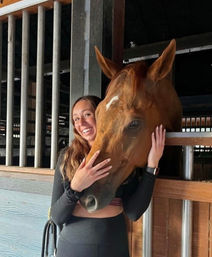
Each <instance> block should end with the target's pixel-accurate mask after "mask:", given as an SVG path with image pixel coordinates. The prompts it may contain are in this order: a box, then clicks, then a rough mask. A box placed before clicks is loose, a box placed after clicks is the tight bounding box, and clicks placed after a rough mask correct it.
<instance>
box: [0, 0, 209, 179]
mask: <svg viewBox="0 0 212 257" xmlns="http://www.w3.org/2000/svg"><path fill="white" fill-rule="evenodd" d="M107 8H108V4H107V2H106V1H105V2H104V12H105V17H104V26H103V27H104V30H103V37H104V41H103V46H102V49H103V53H106V56H108V57H111V49H109V47H108V44H107V42H108V34H109V33H108V31H111V22H110V18H111V17H110V15H111V14H110V15H108V14H107ZM121 8H122V9H123V8H124V12H125V15H124V17H125V18H124V30H123V31H121V30H120V33H123V39H124V42H123V60H124V63H128V62H132V61H135V60H139V59H144V60H145V61H146V62H148V63H151V62H152V61H153V60H154V59H155V58H157V56H158V55H159V54H160V53H161V52H162V50H163V49H164V48H165V47H166V45H168V43H169V41H170V40H171V39H173V38H175V39H176V41H177V52H176V58H175V64H174V68H173V71H172V80H173V84H174V86H175V89H176V91H177V93H178V95H179V97H180V100H181V102H182V105H183V120H182V125H183V131H191V132H192V131H195V132H201V131H204V132H211V131H212V23H211V17H212V2H211V1H209V0H206V1H204V3H201V2H200V1H199V0H195V1H190V0H186V1H185V0H179V1H171V2H170V1H166V0H160V1H153V0H150V1H143V0H126V1H125V5H124V6H122V7H121ZM71 9H72V4H71V3H70V4H65V5H62V17H63V19H62V21H61V23H62V24H61V42H62V47H61V51H60V56H61V57H60V59H61V71H60V124H59V126H60V137H59V148H60V149H61V148H63V147H64V146H66V145H67V144H68V126H69V125H68V123H69V122H68V121H69V99H70V95H69V94H70V90H69V87H70V68H69V65H70V41H71ZM45 20H46V22H45V50H44V65H45V71H44V84H45V88H44V95H45V97H44V99H45V101H44V116H45V117H44V124H43V131H44V138H43V144H44V148H45V151H44V155H43V167H48V166H49V162H50V160H49V159H50V158H49V156H50V131H51V97H52V95H51V94H52V92H51V85H52V43H53V28H52V26H51V24H52V22H53V10H52V9H47V10H46V16H45ZM15 27H16V29H15V38H16V39H15V40H16V41H15V87H14V128H13V130H14V157H13V164H14V165H18V147H19V128H20V99H21V98H20V95H21V94H20V92H21V42H22V34H21V30H22V28H21V27H22V19H21V18H16V21H15ZM36 28H37V14H36V13H35V14H31V15H30V43H29V44H30V45H29V49H30V55H29V65H30V69H29V79H30V89H29V90H30V91H29V109H28V123H29V128H30V129H29V131H28V150H29V154H28V158H27V166H31V165H33V160H34V159H33V158H34V156H33V148H34V139H33V138H34V133H35V132H34V130H35V129H34V125H35V120H34V119H35V118H34V117H35V84H36V60H37V56H36V54H37V52H36V49H37V29H36ZM2 33H3V34H2V35H3V36H2V39H3V44H2V70H3V74H2V82H1V108H0V124H1V136H0V137H1V143H0V145H1V149H2V150H3V149H5V128H6V99H7V97H6V96H7V75H6V73H7V37H8V22H7V21H5V22H3V32H2ZM120 38H122V37H121V36H120ZM107 83H108V80H107V79H106V78H104V76H103V79H102V85H101V92H102V93H101V94H102V97H104V94H105V90H106V88H107ZM16 148H17V149H16ZM30 149H31V150H30ZM16 150H17V152H16ZM211 157H212V156H211V147H201V146H196V147H195V160H196V162H197V163H198V165H200V166H202V167H203V166H204V167H205V168H204V171H203V173H202V174H201V176H199V175H198V174H196V178H197V179H198V178H202V176H203V174H204V176H203V177H204V179H209V178H212V176H211V175H210V171H209V169H210V162H211V161H210V160H211V159H212V158H211ZM0 161H1V163H2V164H4V162H5V156H4V154H1V159H0Z"/></svg>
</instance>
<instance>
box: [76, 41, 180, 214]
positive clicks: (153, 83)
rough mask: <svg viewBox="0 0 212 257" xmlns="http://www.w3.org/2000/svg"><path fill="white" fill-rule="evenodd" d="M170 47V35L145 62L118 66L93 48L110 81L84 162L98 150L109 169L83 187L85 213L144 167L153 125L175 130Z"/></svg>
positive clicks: (177, 110) (107, 200) (177, 124)
mask: <svg viewBox="0 0 212 257" xmlns="http://www.w3.org/2000/svg"><path fill="white" fill-rule="evenodd" d="M175 52H176V43H175V40H172V41H171V42H170V44H169V45H168V47H167V48H166V49H165V50H164V51H163V53H162V55H161V56H160V57H159V58H158V59H157V60H155V62H154V63H153V64H152V65H151V66H150V67H148V66H147V65H146V64H145V62H144V61H140V62H135V63H132V64H129V65H127V66H125V67H124V68H121V67H119V66H118V65H117V64H116V63H114V62H112V61H111V60H109V59H107V58H105V57H103V56H102V55H101V53H100V52H99V50H98V49H97V48H96V56H97V60H98V63H99V65H100V67H101V69H102V71H103V72H104V74H105V75H106V76H107V77H108V78H109V79H111V82H110V84H109V86H108V89H107V92H106V96H105V98H104V100H103V101H102V102H101V103H100V104H99V106H98V107H97V110H96V121H97V135H96V138H95V141H94V143H93V146H92V148H91V150H90V153H89V155H88V157H87V160H86V161H88V160H89V159H90V157H91V156H92V155H93V154H94V152H96V151H97V150H100V151H101V152H100V155H99V157H98V159H97V160H96V163H99V162H100V161H102V160H104V159H106V158H109V157H110V158H111V165H112V169H111V170H110V174H109V175H108V176H107V177H105V178H103V179H101V180H99V181H97V182H95V183H94V184H93V185H92V186H91V187H89V188H88V189H86V190H85V192H84V196H83V197H82V199H81V203H82V205H83V206H84V207H85V208H86V209H87V210H88V211H89V212H92V211H95V210H98V209H101V208H103V207H105V206H106V205H108V204H109V203H110V201H111V200H112V198H113V197H114V195H115V192H116V190H117V188H118V187H119V186H120V185H121V183H122V182H123V181H124V180H125V179H126V178H127V177H128V176H129V175H130V174H131V173H132V171H133V170H134V168H135V167H143V166H145V164H146V162H147V156H148V152H149V150H150V147H151V133H152V132H153V131H154V130H155V127H156V126H157V125H159V124H163V126H164V127H165V128H166V129H167V130H168V131H177V130H179V128H180V126H181V113H182V110H181V104H180V101H179V98H178V96H177V94H176V92H175V89H174V87H173V85H172V83H171V81H170V80H169V79H168V78H167V77H168V76H167V75H168V73H169V72H170V70H171V69H172V65H173V61H174V57H175Z"/></svg>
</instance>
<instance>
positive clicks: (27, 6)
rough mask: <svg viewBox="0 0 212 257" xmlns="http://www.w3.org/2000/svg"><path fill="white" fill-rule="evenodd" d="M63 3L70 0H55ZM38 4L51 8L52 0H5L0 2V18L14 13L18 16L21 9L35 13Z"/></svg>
mask: <svg viewBox="0 0 212 257" xmlns="http://www.w3.org/2000/svg"><path fill="white" fill-rule="evenodd" d="M57 1H58V2H61V3H63V4H68V3H71V2H72V0H57ZM38 5H43V6H44V7H46V8H53V5H54V0H5V1H3V3H0V20H5V19H7V16H8V15H10V14H14V15H15V16H17V17H19V16H21V15H22V11H23V10H27V11H29V12H30V13H37V7H38Z"/></svg>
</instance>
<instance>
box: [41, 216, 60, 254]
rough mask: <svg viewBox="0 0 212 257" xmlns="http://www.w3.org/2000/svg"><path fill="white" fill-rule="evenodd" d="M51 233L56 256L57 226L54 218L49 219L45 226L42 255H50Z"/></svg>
mask: <svg viewBox="0 0 212 257" xmlns="http://www.w3.org/2000/svg"><path fill="white" fill-rule="evenodd" d="M50 233H51V234H52V236H53V249H54V256H56V252H57V226H56V224H55V223H54V222H53V220H51V219H49V220H48V221H47V222H46V224H45V226H44V230H43V240H42V249H41V257H48V253H49V238H50Z"/></svg>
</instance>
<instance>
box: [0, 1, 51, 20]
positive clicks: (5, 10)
mask: <svg viewBox="0 0 212 257" xmlns="http://www.w3.org/2000/svg"><path fill="white" fill-rule="evenodd" d="M48 1H49V0H22V1H19V2H16V3H14V4H10V5H7V6H5V7H1V8H0V16H3V15H7V14H10V13H12V12H16V11H20V10H23V9H26V8H28V7H31V6H35V5H38V4H42V3H45V2H48Z"/></svg>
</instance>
